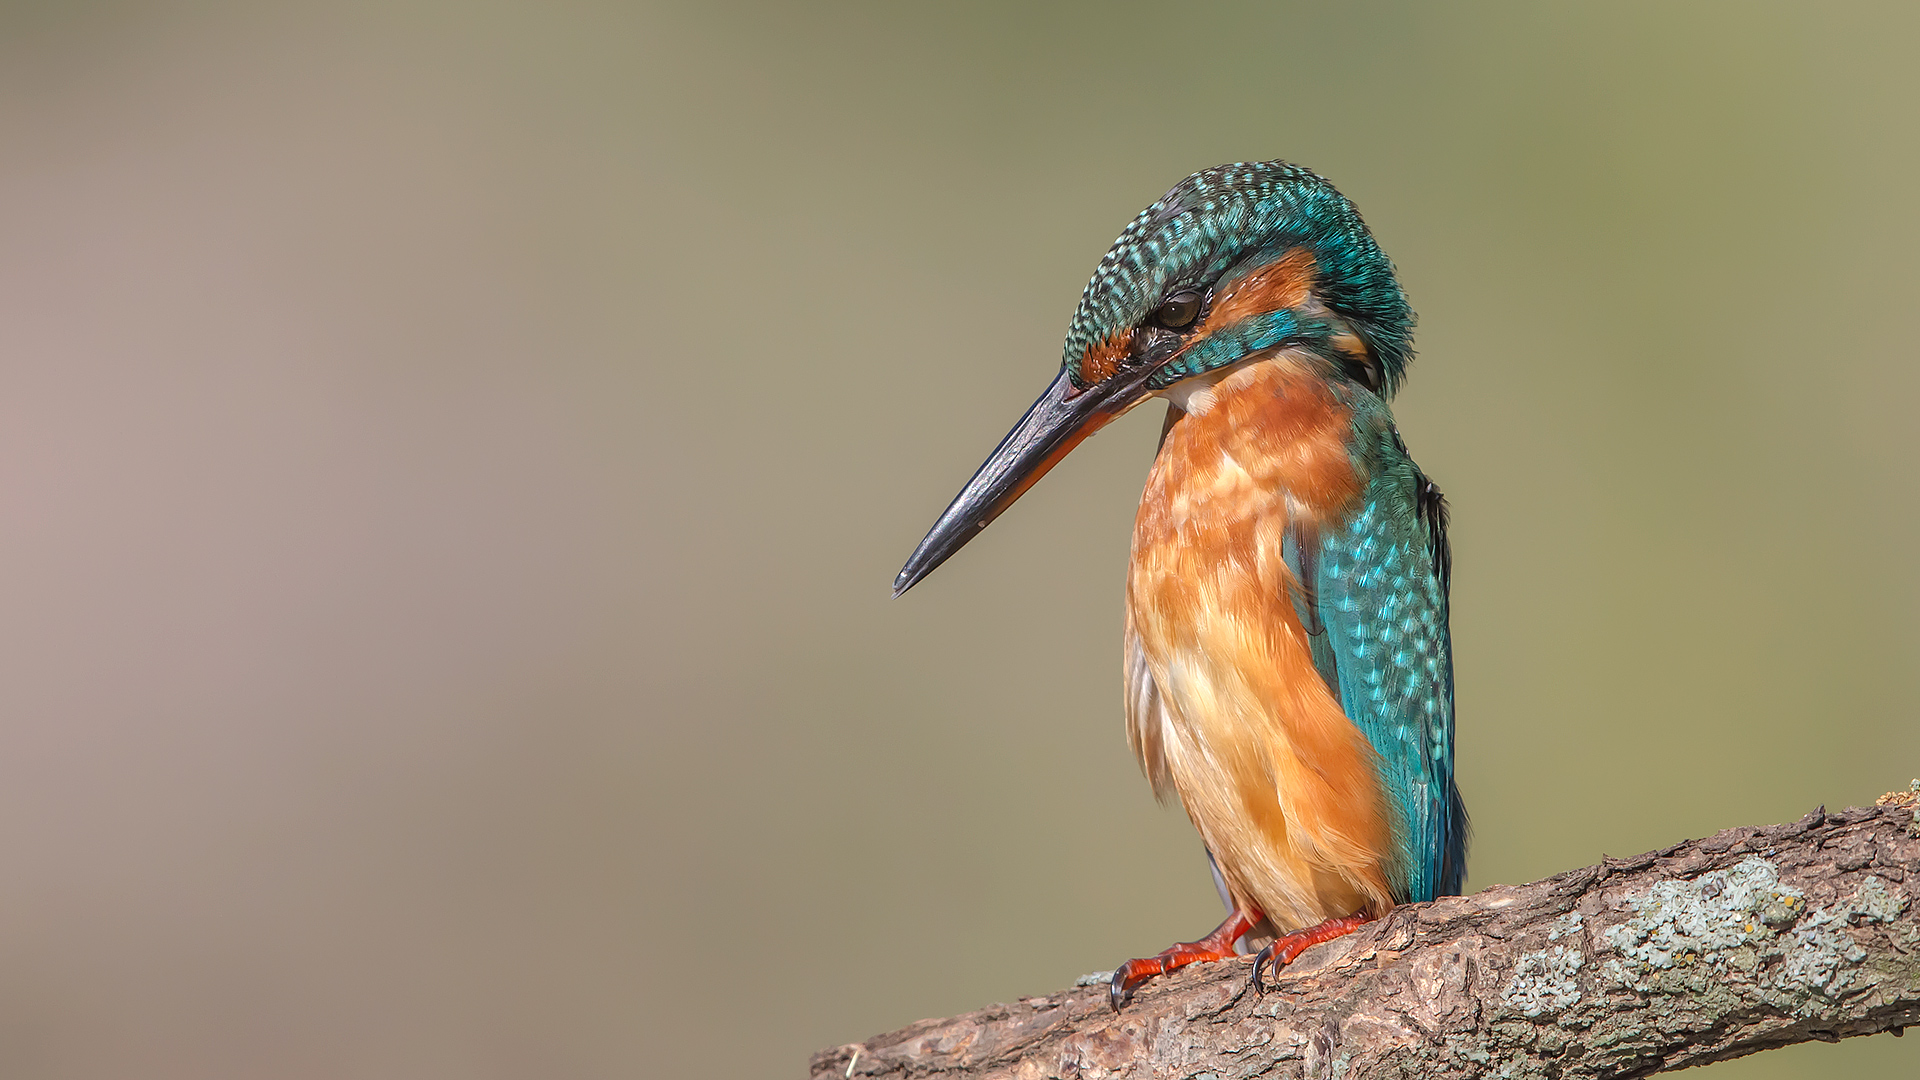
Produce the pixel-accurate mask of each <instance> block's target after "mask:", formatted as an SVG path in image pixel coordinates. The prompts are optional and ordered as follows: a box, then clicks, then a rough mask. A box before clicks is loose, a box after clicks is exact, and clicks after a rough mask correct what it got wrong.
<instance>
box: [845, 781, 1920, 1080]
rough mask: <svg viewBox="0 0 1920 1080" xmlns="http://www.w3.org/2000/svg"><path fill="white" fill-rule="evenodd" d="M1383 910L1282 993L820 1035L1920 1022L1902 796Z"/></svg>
mask: <svg viewBox="0 0 1920 1080" xmlns="http://www.w3.org/2000/svg"><path fill="white" fill-rule="evenodd" d="M1881 802H1882V805H1881V806H1878V807H1868V808H1864V809H1855V810H1847V811H1844V812H1842V813H1838V814H1826V813H1825V812H1824V811H1823V810H1815V811H1814V812H1813V813H1811V814H1809V815H1807V816H1806V817H1805V818H1804V819H1802V820H1800V821H1798V822H1796V823H1794V824H1791V825H1776V826H1773V827H1771V828H1741V829H1730V830H1728V831H1726V832H1722V833H1719V834H1717V835H1714V836H1711V837H1708V838H1707V839H1705V840H1694V841H1688V842H1686V843H1682V844H1676V845H1674V846H1673V847H1670V848H1667V849H1666V850H1664V851H1656V852H1651V853H1649V854H1646V855H1641V856H1638V857H1635V858H1631V859H1606V860H1603V861H1602V862H1601V864H1600V865H1598V866H1589V867H1586V868H1584V869H1581V870H1574V871H1571V872H1569V873H1564V874H1560V875H1557V876H1555V877H1551V878H1548V879H1546V880H1545V881H1537V882H1534V883H1533V884H1531V885H1521V886H1517V887H1516V886H1509V885H1496V886H1493V887H1492V888H1489V889H1486V890H1483V891H1482V892H1479V893H1477V894H1475V895H1473V896H1468V897H1448V898H1446V899H1442V900H1437V901H1435V902H1433V903H1429V904H1414V905H1407V906H1403V907H1400V908H1396V909H1394V911H1393V912H1392V913H1390V914H1389V915H1388V916H1387V917H1386V918H1385V919H1382V920H1380V921H1379V922H1377V923H1373V924H1371V925H1370V926H1367V927H1364V928H1362V929H1361V930H1360V931H1359V932H1358V933H1356V934H1353V935H1352V936H1350V937H1346V938H1342V939H1340V940H1337V941H1333V942H1329V943H1328V944H1325V945H1321V946H1317V947H1315V948H1313V949H1310V950H1308V951H1307V952H1306V953H1305V954H1304V955H1302V956H1301V957H1300V959H1299V960H1298V961H1296V962H1295V963H1294V964H1293V966H1292V967H1290V968H1287V969H1286V971H1285V973H1284V974H1283V976H1282V981H1281V988H1280V991H1279V992H1277V993H1268V994H1267V995H1266V996H1265V997H1264V998H1263V997H1259V996H1257V995H1255V994H1254V993H1253V991H1252V990H1251V988H1250V987H1249V984H1248V970H1249V964H1248V963H1247V962H1246V961H1245V960H1242V961H1238V962H1235V961H1227V962H1223V963H1217V964H1196V965H1193V966H1192V967H1189V968H1187V969H1185V970H1183V971H1181V972H1178V973H1175V974H1173V975H1170V976H1166V977H1163V978H1158V979H1154V980H1152V981H1151V982H1149V983H1148V984H1147V985H1146V986H1145V987H1144V988H1142V990H1141V991H1140V993H1139V995H1138V996H1137V997H1136V998H1135V999H1134V1002H1133V1004H1131V1005H1129V1006H1128V1007H1127V1008H1126V1009H1125V1010H1124V1011H1122V1012H1120V1013H1118V1014H1115V1013H1114V1012H1112V1011H1111V1010H1110V1009H1109V1008H1108V1007H1107V992H1106V987H1105V986H1103V985H1102V986H1092V987H1083V988H1075V989H1071V990H1064V991H1061V992H1059V993H1056V994H1050V995H1048V996H1046V997H1039V998H1023V999H1021V1000H1020V1001H1019V1002H1017V1003H1015V1004H1013V1005H993V1006H989V1007H988V1008H985V1009H982V1010H980V1011H978V1012H973V1013H968V1014H967V1015H965V1016H958V1017H954V1018H952V1019H948V1020H922V1021H920V1022H919V1023H917V1024H914V1025H912V1026H910V1027H907V1028H904V1029H902V1030H900V1031H896V1032H892V1033H890V1034H887V1035H880V1036H876V1037H874V1038H871V1039H868V1040H867V1041H866V1042H865V1043H860V1044H852V1045H848V1046H841V1047H836V1048H834V1049H831V1050H823V1051H821V1052H820V1053H818V1054H815V1055H814V1056H813V1061H812V1063H811V1068H812V1075H813V1077H815V1078H816V1080H825V1078H828V1077H833V1078H842V1077H846V1076H849V1075H851V1076H854V1077H924V1076H932V1075H935V1074H938V1075H940V1076H941V1077H943V1078H947V1080H965V1078H970V1077H981V1078H987V1077H993V1078H1002V1077H1005V1078H1009V1080H1012V1078H1029V1077H1034V1078H1038V1077H1086V1078H1095V1077H1130V1078H1144V1077H1198V1076H1208V1075H1212V1076H1217V1077H1223V1078H1224V1077H1243V1076H1262V1077H1272V1078H1276V1080H1277V1078H1281V1077H1287V1078H1293V1077H1299V1078H1303V1080H1323V1078H1331V1077H1344V1078H1346V1080H1385V1078H1395V1077H1406V1078H1418V1080H1440V1078H1443V1077H1477V1076H1484V1075H1498V1076H1511V1077H1568V1078H1571V1077H1594V1078H1600V1077H1608V1078H1624V1077H1640V1076H1650V1075H1652V1074H1654V1073H1658V1072H1666V1071H1669V1070H1673V1069H1681V1068H1685V1067H1687V1066H1690V1065H1703V1064H1706V1063H1707V1062H1711V1061H1719V1060H1722V1059H1725V1058H1734V1057H1740V1056H1742V1055H1745V1054H1751V1053H1755V1052H1757V1051H1760V1050H1768V1049H1772V1048H1773V1047H1776V1046H1786V1045H1788V1044H1790V1043H1798V1042H1805V1041H1807V1040H1810V1039H1820V1040H1824V1041H1828V1042H1832V1041H1836V1040H1839V1039H1842V1038H1846V1037H1848V1036H1852V1035H1870V1034H1873V1033H1875V1032H1880V1031H1891V1032H1893V1033H1894V1034H1896V1035H1897V1034H1899V1033H1900V1031H1901V1028H1902V1027H1903V1026H1905V1025H1907V1024H1914V1023H1920V910H1917V909H1920V905H1916V904H1914V903H1913V902H1912V898H1913V893H1914V892H1915V891H1920V839H1916V837H1917V836H1920V810H1916V809H1915V808H1914V805H1913V796H1912V795H1911V794H1902V795H1900V796H1889V797H1888V798H1886V799H1882V800H1881Z"/></svg>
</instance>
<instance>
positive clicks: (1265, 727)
mask: <svg viewBox="0 0 1920 1080" xmlns="http://www.w3.org/2000/svg"><path fill="white" fill-rule="evenodd" d="M1274 374H1277V375H1281V376H1283V375H1284V372H1279V373H1274ZM1235 383H1239V384H1240V385H1237V386H1236V385H1235ZM1247 384H1252V385H1251V386H1249V385H1247ZM1288 389H1289V387H1287V386H1285V385H1284V384H1283V385H1279V386H1272V385H1266V386H1262V385H1261V384H1260V383H1259V381H1258V380H1257V379H1251V378H1250V379H1240V380H1234V381H1232V382H1228V383H1223V384H1222V386H1221V393H1220V396H1219V400H1217V401H1216V402H1214V403H1213V404H1212V408H1211V410H1210V411H1209V413H1207V414H1205V415H1193V416H1189V417H1187V418H1185V419H1183V420H1181V421H1180V422H1179V423H1178V424H1176V425H1174V427H1173V428H1172V429H1170V430H1169V432H1168V437H1167V439H1166V441H1165V442H1164V443H1163V445H1162V448H1161V453H1160V455H1159V457H1158V459H1157V460H1156V461H1155V464H1154V469H1153V472H1152V474H1151V475H1150V476H1149V479H1148V483H1147V490H1146V492H1145V495H1144V497H1143V499H1142V503H1141V508H1140V516H1139V519H1138V520H1137V522H1136V525H1135V532H1134V550H1133V557H1132V560H1131V563H1130V566H1129V574H1128V588H1127V605H1128V622H1129V633H1130V634H1131V635H1133V636H1134V637H1135V638H1136V640H1137V646H1130V648H1135V649H1137V656H1138V657H1139V660H1140V661H1141V662H1143V663H1144V665H1145V667H1146V669H1147V672H1148V673H1149V674H1150V676H1151V679H1152V688H1153V690H1154V691H1155V692H1156V693H1155V698H1156V700H1155V701H1154V702H1153V703H1152V708H1151V713H1152V714H1153V715H1137V716H1133V717H1131V718H1130V722H1132V723H1134V724H1135V725H1136V726H1138V725H1141V724H1147V725H1154V726H1155V727H1156V729H1157V730H1155V731H1154V732H1153V733H1152V737H1140V735H1139V734H1138V733H1137V735H1136V738H1135V740H1134V741H1135V743H1136V745H1137V746H1139V747H1141V748H1142V749H1141V754H1142V759H1143V764H1145V765H1146V766H1147V770H1148V773H1149V775H1164V776H1165V777H1166V778H1167V779H1168V780H1169V781H1170V782H1171V784H1172V786H1173V788H1174V789H1175V790H1176V791H1177V792H1178V793H1179V796H1180V800H1181V802H1182V804H1183V805H1184V806H1185V808H1186V810H1187V814H1188V816H1189V817H1191V818H1192V819H1193V822H1194V825H1195V827H1196V828H1198V829H1199V831H1200V834H1201V836H1202V837H1203V838H1204V839H1205V841H1206V843H1207V846H1208V849H1209V850H1210V851H1212V852H1213V855H1214V859H1215V861H1216V862H1217V863H1218V864H1219V867H1220V871H1221V875H1222V876H1223V877H1224V878H1225V879H1226V881H1227V885H1228V889H1229V890H1230V891H1232V892H1234V893H1235V894H1236V896H1237V897H1238V898H1240V899H1245V900H1248V901H1251V902H1252V903H1253V904H1254V905H1255V906H1257V907H1258V908H1259V909H1260V910H1261V911H1263V912H1265V913H1266V915H1267V917H1268V918H1269V920H1271V921H1272V922H1273V923H1274V925H1275V927H1276V928H1277V929H1280V930H1282V931H1285V930H1290V929H1297V928H1300V927H1303V926H1308V925H1312V924H1314V923H1317V922H1320V921H1322V920H1324V919H1328V918H1334V917H1338V916H1343V915H1350V914H1352V913H1354V912H1355V911H1358V910H1362V909H1365V910H1368V911H1370V912H1375V913H1377V912H1379V911H1384V910H1385V909H1386V908H1387V907H1389V906H1391V904H1392V900H1391V893H1390V891H1389V887H1388V884H1387V861H1388V859H1389V858H1390V853H1391V851H1392V848H1393V844H1392V839H1391V829H1390V827H1389V824H1388V816H1387V813H1386V809H1385V804H1384V797H1383V793H1382V788H1381V784H1380V780H1379V773H1378V769H1377V766H1376V759H1375V755H1374V753H1373V750H1372V747H1371V746H1370V745H1369V744H1368V743H1367V740H1366V737H1365V736H1364V735H1363V734H1362V733H1361V732H1360V731H1359V729H1358V728H1356V727H1355V726H1354V725H1353V724H1352V722H1350V721H1349V720H1348V719H1347V717H1346V715H1345V714H1344V713H1343V712H1342V711H1341V708H1340V703H1339V701H1338V699H1337V698H1336V697H1335V695H1334V693H1333V692H1332V691H1331V690H1330V689H1329V688H1328V687H1327V685H1326V683H1325V682H1324V681H1323V680H1322V678H1321V677H1320V674H1319V672H1318V670H1317V669H1316V668H1315V667H1314V664H1313V656H1312V650H1311V647H1310V645H1309V643H1308V638H1307V635H1306V632H1305V630H1304V629H1303V628H1302V626H1301V624H1300V619H1299V616H1298V614H1297V613H1296V611H1295V610H1294V606H1293V600H1292V590H1293V588H1294V582H1293V580H1292V576H1291V571H1289V570H1288V568H1287V564H1286V560H1285V550H1284V544H1285V537H1286V535H1287V532H1288V528H1289V525H1290V523H1291V522H1292V520H1293V518H1292V516H1291V515H1309V514H1316V513H1319V512H1320V510H1319V508H1317V507H1316V506H1315V501H1316V500H1315V498H1314V496H1316V495H1319V494H1324V493H1326V492H1332V493H1333V494H1334V495H1335V496H1336V497H1337V496H1338V494H1339V492H1340V491H1341V490H1342V487H1343V485H1342V483H1341V482H1340V478H1339V477H1338V476H1333V477H1331V478H1329V477H1327V476H1313V475H1307V474H1306V469H1307V467H1309V466H1312V465H1313V464H1314V456H1315V454H1316V453H1318V451H1317V450H1316V448H1315V446H1314V445H1313V442H1312V440H1313V439H1314V438H1315V437H1317V436H1316V433H1319V432H1325V435H1324V437H1325V438H1328V439H1337V438H1338V437H1340V436H1341V435H1343V434H1344V431H1345V430H1346V426H1347V425H1346V418H1345V416H1344V413H1343V412H1342V411H1341V410H1340V409H1339V408H1338V407H1337V403H1334V402H1331V401H1329V400H1328V399H1326V398H1325V396H1324V395H1320V396H1315V395H1313V394H1312V393H1310V392H1301V393H1296V394H1295V395H1294V396H1293V397H1292V398H1291V399H1289V398H1288V397H1287V396H1286V391H1287V390H1288ZM1250 392H1257V393H1264V394H1267V395H1270V396H1269V398H1267V399H1266V402H1265V403H1266V404H1267V405H1269V406H1271V405H1272V403H1273V400H1274V399H1273V397H1272V395H1278V397H1279V400H1280V402H1281V404H1282V405H1284V406H1287V407H1288V408H1290V409H1291V412H1290V413H1289V414H1288V415H1286V416H1284V417H1281V418H1279V419H1282V420H1285V421H1287V423H1283V424H1278V425H1275V424H1272V423H1269V425H1268V427H1269V429H1274V428H1278V429H1279V430H1282V431H1284V432H1286V433H1287V434H1289V435H1290V436H1291V438H1289V439H1287V440H1286V444H1285V445H1284V446H1278V447H1275V448H1273V449H1272V451H1271V452H1269V451H1268V448H1266V447H1263V446H1261V445H1260V444H1259V443H1257V442H1255V443H1251V444H1250V443H1249V440H1248V438H1247V435H1248V432H1249V430H1254V431H1257V430H1259V429H1258V428H1251V427H1250V426H1248V425H1245V424H1244V423H1240V422H1241V421H1243V420H1244V417H1236V416H1234V415H1232V414H1230V413H1228V412H1227V411H1226V409H1224V408H1223V406H1227V405H1231V404H1232V403H1233V401H1232V399H1231V398H1228V397H1226V396H1224V395H1225V394H1226V393H1235V394H1239V393H1250ZM1243 411H1244V410H1243ZM1268 419H1269V421H1271V420H1273V419H1274V418H1272V417H1269V418H1268ZM1237 423H1238V424H1239V426H1237V427H1236V426H1234V425H1236V424H1237ZM1333 449H1334V450H1337V451H1338V454H1337V461H1336V465H1344V464H1345V462H1346V461H1347V455H1346V452H1345V448H1344V444H1340V443H1337V442H1336V443H1335V444H1334V446H1333ZM1262 455H1265V456H1262ZM1282 456H1285V457H1286V458H1287V459H1288V460H1290V461H1291V462H1292V463H1293V466H1294V467H1293V468H1292V469H1289V468H1287V467H1286V461H1285V460H1283V461H1281V462H1280V463H1279V465H1278V466H1276V465H1275V460H1276V458H1278V457H1282ZM1319 456H1320V457H1321V458H1323V459H1326V460H1335V456H1334V455H1330V454H1320V455H1319ZM1346 467H1347V468H1348V469H1349V470H1350V469H1351V466H1350V465H1349V466H1346ZM1289 472H1292V473H1293V474H1294V475H1292V476H1289V475H1288V473H1289ZM1349 486H1350V482H1349ZM1303 494H1304V495H1305V496H1307V497H1305V498H1303ZM1134 708H1135V711H1136V712H1139V711H1141V708H1140V707H1139V706H1134ZM1153 755H1157V757H1158V760H1157V761H1155V760H1148V759H1149V758H1150V757H1151V756H1153Z"/></svg>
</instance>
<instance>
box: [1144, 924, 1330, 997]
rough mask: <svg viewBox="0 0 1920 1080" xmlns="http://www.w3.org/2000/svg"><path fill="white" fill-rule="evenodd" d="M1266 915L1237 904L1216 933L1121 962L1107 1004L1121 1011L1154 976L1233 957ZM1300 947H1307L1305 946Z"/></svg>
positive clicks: (1216, 928)
mask: <svg viewBox="0 0 1920 1080" xmlns="http://www.w3.org/2000/svg"><path fill="white" fill-rule="evenodd" d="M1264 917H1265V916H1263V915H1261V914H1260V912H1259V911H1257V910H1255V909H1253V908H1249V907H1245V906H1241V905H1235V907H1234V909H1233V911H1232V912H1231V913H1229V914H1228V915H1227V921H1226V922H1223V923H1221V924H1220V925H1219V926H1216V927H1214V928H1213V933H1211V934H1208V935H1207V936H1206V937H1203V938H1201V939H1200V940H1199V941H1183V942H1181V943H1180V944H1178V945H1175V946H1174V947H1173V948H1171V949H1167V950H1165V951H1163V952H1162V953H1160V955H1158V956H1150V957H1147V958H1146V959H1144V960H1129V961H1127V962H1126V963H1124V964H1121V965H1120V967H1119V968H1118V969H1117V970H1115V971H1114V973H1113V982H1111V983H1109V984H1108V986H1107V1002H1108V1004H1110V1005H1112V1006H1113V1010H1114V1011H1115V1012H1119V1011H1120V1007H1121V1006H1122V1005H1125V1004H1126V1003H1127V1002H1129V1001H1132V1000H1133V991H1134V988H1135V987H1137V986H1139V985H1140V984H1141V983H1143V982H1146V981H1147V980H1148V979H1151V978H1153V977H1154V976H1155V975H1165V974H1166V973H1167V972H1169V971H1172V970H1174V969H1175V968H1183V967H1186V966H1187V965H1188V964H1191V963H1193V962H1194V961H1196V960H1231V959H1232V958H1233V957H1234V955H1235V953H1234V951H1233V943H1234V942H1236V941H1238V940H1240V938H1241V937H1242V936H1243V935H1245V934H1246V932H1247V931H1249V930H1251V929H1253V927H1254V925H1255V924H1256V923H1258V922H1259V921H1260V920H1261V919H1262V918H1264ZM1301 948H1303V949H1304V948H1306V946H1304V945H1302V946H1301Z"/></svg>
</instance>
